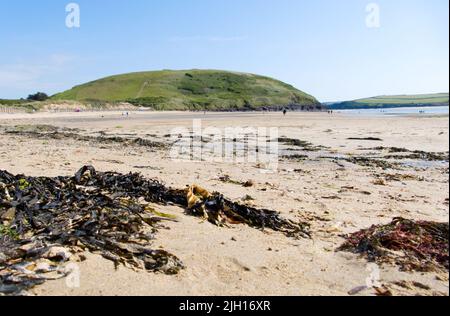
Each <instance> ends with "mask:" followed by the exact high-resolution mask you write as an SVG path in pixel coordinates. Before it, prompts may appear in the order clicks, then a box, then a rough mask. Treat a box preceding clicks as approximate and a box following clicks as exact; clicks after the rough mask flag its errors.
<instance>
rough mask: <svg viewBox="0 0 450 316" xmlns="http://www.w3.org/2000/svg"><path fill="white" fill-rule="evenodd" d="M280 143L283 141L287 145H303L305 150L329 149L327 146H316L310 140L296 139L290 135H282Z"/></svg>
mask: <svg viewBox="0 0 450 316" xmlns="http://www.w3.org/2000/svg"><path fill="white" fill-rule="evenodd" d="M277 141H278V142H279V143H282V144H284V145H287V146H294V147H301V148H302V149H303V150H304V151H311V152H317V151H321V150H323V149H327V147H325V146H321V145H319V146H316V145H314V144H312V143H310V142H307V141H304V140H300V139H294V138H288V137H280V138H278V140H277Z"/></svg>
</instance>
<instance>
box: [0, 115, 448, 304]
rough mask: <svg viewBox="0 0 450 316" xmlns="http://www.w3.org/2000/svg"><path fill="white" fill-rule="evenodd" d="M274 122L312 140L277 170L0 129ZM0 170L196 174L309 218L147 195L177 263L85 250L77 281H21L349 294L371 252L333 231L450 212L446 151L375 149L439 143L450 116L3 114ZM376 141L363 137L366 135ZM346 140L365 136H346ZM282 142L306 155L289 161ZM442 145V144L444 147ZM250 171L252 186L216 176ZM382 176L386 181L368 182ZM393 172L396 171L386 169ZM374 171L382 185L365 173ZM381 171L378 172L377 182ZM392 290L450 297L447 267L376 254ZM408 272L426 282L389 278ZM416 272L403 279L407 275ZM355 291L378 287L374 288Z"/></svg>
mask: <svg viewBox="0 0 450 316" xmlns="http://www.w3.org/2000/svg"><path fill="white" fill-rule="evenodd" d="M193 119H201V120H202V126H203V127H217V128H219V129H220V130H223V129H225V128H226V127H233V126H234V127H243V128H245V127H255V128H258V127H278V128H279V132H278V133H279V137H285V138H290V139H299V140H302V141H306V142H308V143H309V144H310V146H321V147H320V149H319V150H318V151H305V150H302V149H300V148H297V147H296V146H293V145H287V144H282V145H281V150H282V151H281V152H282V154H281V155H280V161H279V165H278V169H277V172H274V173H267V172H261V171H262V169H261V166H260V165H258V164H257V163H254V162H249V163H245V162H244V163H233V162H220V161H216V162H204V161H176V162H175V161H173V160H172V159H171V158H170V155H169V151H168V150H167V149H149V148H146V147H142V146H124V145H123V144H119V143H99V142H95V141H89V142H86V141H80V140H75V139H70V138H63V139H53V138H48V139H43V138H37V137H31V136H26V135H20V134H8V133H5V129H8V128H10V129H11V128H12V129H14V128H16V129H17V127H18V126H28V125H41V124H45V125H51V126H56V127H59V128H67V129H77V132H78V133H80V134H83V135H89V136H92V137H98V136H99V135H109V136H119V137H125V138H129V137H141V138H144V139H151V140H153V141H158V142H163V143H169V144H170V141H171V140H170V139H169V138H168V137H167V135H168V134H169V133H171V131H172V130H173V128H177V127H178V128H179V127H186V128H192V124H193V122H192V120H193ZM0 134H1V136H0V169H4V170H8V171H9V172H11V173H17V174H26V175H30V176H58V175H73V174H74V173H75V172H76V171H77V170H78V169H79V168H80V167H81V166H83V165H86V164H91V165H94V166H95V167H96V168H97V169H98V170H101V171H117V172H122V173H128V172H141V173H142V174H143V175H145V176H146V177H149V178H155V179H159V180H161V181H162V182H164V183H165V184H167V185H168V186H172V187H175V188H184V187H186V185H191V184H193V183H196V184H199V185H201V186H203V187H205V188H206V189H208V190H210V191H218V192H221V193H223V194H224V195H225V196H227V197H228V198H231V199H233V200H236V201H239V200H242V198H243V197H244V196H246V195H249V196H251V197H252V198H253V201H252V203H253V204H254V205H255V206H257V207H260V208H268V209H274V210H277V211H279V212H281V214H282V215H283V216H284V217H287V218H291V219H293V220H306V221H309V222H310V224H311V225H312V227H311V229H312V234H313V239H312V240H309V239H299V240H297V239H292V238H287V237H286V236H285V235H283V234H281V233H277V232H272V231H270V230H266V231H264V232H262V231H259V230H255V229H253V228H250V227H247V226H244V225H237V226H233V227H231V228H220V227H216V226H214V225H212V224H210V223H208V222H204V221H201V220H199V219H198V218H195V217H191V216H187V215H185V214H184V210H183V209H181V208H178V207H173V206H169V207H165V206H160V205H156V206H155V207H156V209H158V210H161V211H163V212H165V213H170V214H173V215H175V216H176V217H177V220H178V222H173V223H172V222H169V223H166V224H165V226H167V229H165V230H161V231H160V232H159V233H158V234H157V239H156V240H155V242H154V246H155V247H156V248H157V247H159V246H161V247H163V248H164V249H166V250H168V251H170V252H172V253H174V254H176V255H177V256H178V257H179V258H180V259H181V260H182V261H183V262H184V264H185V265H186V269H185V270H183V271H182V272H181V273H180V274H179V275H176V276H166V275H163V274H155V273H146V272H142V271H133V270H131V269H128V268H125V267H119V268H118V269H117V270H115V269H114V265H113V263H111V262H110V261H108V260H105V259H103V258H102V257H100V256H98V255H93V254H89V255H88V260H86V261H84V262H82V263H79V266H80V269H81V284H80V285H81V286H80V287H79V288H70V287H68V286H67V285H66V283H65V280H58V281H49V282H46V283H45V284H43V285H41V286H38V287H36V288H35V289H33V290H32V291H31V293H33V294H37V295H348V292H349V291H351V290H352V289H354V288H356V287H359V286H364V285H365V284H366V279H367V278H370V277H371V272H370V270H368V262H367V261H366V260H365V259H364V258H361V257H359V256H358V255H355V254H351V253H345V252H336V249H337V248H338V247H339V246H340V245H341V244H342V243H343V241H344V239H343V238H342V234H347V233H352V232H355V231H358V230H360V229H363V228H367V227H370V226H371V225H373V224H386V223H389V222H390V221H391V220H392V219H393V218H394V217H404V218H408V219H414V220H419V219H420V220H433V221H439V222H448V216H449V215H448V210H449V209H448V207H449V206H448V191H449V177H448V167H449V165H448V161H425V160H423V159H403V158H402V159H398V160H396V159H392V158H389V159H384V158H383V157H384V156H387V155H388V152H387V150H386V149H380V147H384V148H389V147H398V148H405V149H407V150H409V151H411V152H412V151H416V150H420V151H423V152H439V153H442V152H448V150H449V143H448V141H449V118H448V116H440V117H433V116H407V117H403V116H388V117H364V116H348V115H344V114H335V115H333V116H331V115H328V114H326V113H289V114H288V115H287V116H286V117H283V115H282V114H280V113H270V114H269V113H266V114H263V113H247V114H240V113H239V114H238V113H207V114H206V115H205V114H203V113H159V112H158V113H156V112H137V113H131V115H130V117H124V116H122V113H121V112H103V113H98V112H97V113H96V112H92V113H57V114H51V113H37V114H33V115H27V114H13V115H4V114H2V115H0ZM369 137H370V138H376V139H379V140H362V139H363V138H369ZM349 138H361V140H350V139H349ZM292 154H298V155H304V156H306V157H304V158H302V159H290V158H289V157H288V156H289V155H292ZM354 157H360V158H361V157H363V158H368V159H373V158H374V157H375V158H376V159H377V161H378V160H381V161H384V162H388V163H390V164H391V165H389V166H390V167H392V168H383V167H380V166H378V165H362V164H358V163H354V162H352V158H354ZM447 157H448V155H447ZM224 175H228V176H229V177H230V179H232V180H235V181H236V182H246V181H248V180H252V182H253V183H254V185H253V186H252V187H246V188H244V187H243V186H242V185H239V184H236V183H231V182H230V183H224V182H223V181H220V180H219V178H220V177H221V176H224ZM380 178H381V179H384V182H380V181H377V180H379V179H380ZM393 179H394V180H393ZM375 183H378V184H375ZM381 183H382V184H381ZM379 281H380V282H381V283H382V284H384V285H386V286H387V287H388V288H390V289H391V291H392V292H393V293H394V294H396V295H415V294H423V295H448V293H449V291H448V273H418V272H400V271H399V269H398V267H396V266H391V265H383V266H380V280H379ZM399 281H414V282H418V283H420V284H423V285H426V286H427V287H426V288H427V289H424V288H425V287H421V286H419V287H417V286H409V287H408V288H405V287H399V286H398V285H395V284H394V283H395V282H399ZM411 284H412V283H411ZM358 295H374V291H373V289H367V290H363V291H361V292H360V293H358Z"/></svg>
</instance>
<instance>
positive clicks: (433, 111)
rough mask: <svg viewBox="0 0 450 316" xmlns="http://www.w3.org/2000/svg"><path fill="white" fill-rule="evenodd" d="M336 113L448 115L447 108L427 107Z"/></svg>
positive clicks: (342, 111)
mask: <svg viewBox="0 0 450 316" xmlns="http://www.w3.org/2000/svg"><path fill="white" fill-rule="evenodd" d="M336 112H338V113H343V114H350V115H370V116H385V115H393V116H397V115H398V116H402V115H448V114H449V107H448V106H435V107H433V106H431V107H430V106H428V107H407V108H392V109H363V110H341V111H336Z"/></svg>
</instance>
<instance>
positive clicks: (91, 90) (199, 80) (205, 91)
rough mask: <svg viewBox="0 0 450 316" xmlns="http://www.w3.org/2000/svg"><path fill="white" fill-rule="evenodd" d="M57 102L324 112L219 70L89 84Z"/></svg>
mask: <svg viewBox="0 0 450 316" xmlns="http://www.w3.org/2000/svg"><path fill="white" fill-rule="evenodd" d="M52 99H53V100H76V101H103V102H124V101H125V102H129V103H132V104H134V105H139V106H144V107H150V108H153V109H155V110H203V109H208V110H255V109H258V108H262V107H268V108H276V107H278V106H288V107H290V108H295V109H308V108H309V107H311V108H316V107H320V103H319V102H318V101H317V100H316V99H315V98H314V97H312V96H310V95H308V94H306V93H304V92H302V91H299V90H297V89H295V88H294V87H292V86H290V85H288V84H286V83H283V82H281V81H277V80H274V79H271V78H268V77H263V76H257V75H253V74H244V73H236V72H226V71H217V70H186V71H170V70H164V71H153V72H140V73H130V74H124V75H118V76H112V77H107V78H104V79H100V80H96V81H93V82H89V83H86V84H83V85H80V86H76V87H74V88H73V89H71V90H68V91H65V92H62V93H59V94H56V95H54V96H53V97H52Z"/></svg>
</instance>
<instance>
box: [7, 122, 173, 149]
mask: <svg viewBox="0 0 450 316" xmlns="http://www.w3.org/2000/svg"><path fill="white" fill-rule="evenodd" d="M5 133H6V134H9V135H18V136H27V137H32V138H35V139H46V140H47V139H55V140H62V139H72V140H75V141H80V142H92V143H96V144H120V145H124V146H140V147H146V148H150V149H164V148H166V147H167V145H166V144H164V143H161V142H156V141H152V140H149V139H144V138H139V137H135V138H126V137H117V136H105V135H101V136H88V135H80V133H79V132H78V131H77V130H71V129H67V128H65V129H59V128H57V127H54V126H51V125H35V126H17V127H14V128H8V129H6V131H5Z"/></svg>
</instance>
